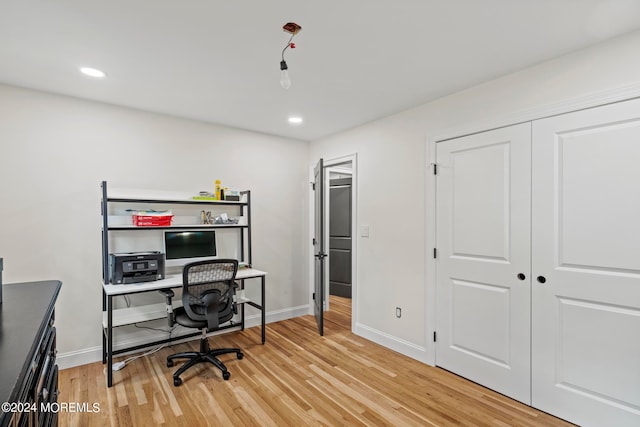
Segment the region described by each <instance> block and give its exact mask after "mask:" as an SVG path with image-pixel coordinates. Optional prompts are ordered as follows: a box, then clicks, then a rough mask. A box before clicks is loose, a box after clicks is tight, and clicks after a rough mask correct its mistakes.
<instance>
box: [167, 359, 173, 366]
mask: <svg viewBox="0 0 640 427" xmlns="http://www.w3.org/2000/svg"><path fill="white" fill-rule="evenodd" d="M167 368H173V360H167Z"/></svg>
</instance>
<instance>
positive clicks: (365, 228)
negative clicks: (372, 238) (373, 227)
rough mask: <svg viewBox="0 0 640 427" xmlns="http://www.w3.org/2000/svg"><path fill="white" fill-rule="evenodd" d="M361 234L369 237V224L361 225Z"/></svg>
mask: <svg viewBox="0 0 640 427" xmlns="http://www.w3.org/2000/svg"><path fill="white" fill-rule="evenodd" d="M360 236H361V237H369V226H368V225H361V226H360Z"/></svg>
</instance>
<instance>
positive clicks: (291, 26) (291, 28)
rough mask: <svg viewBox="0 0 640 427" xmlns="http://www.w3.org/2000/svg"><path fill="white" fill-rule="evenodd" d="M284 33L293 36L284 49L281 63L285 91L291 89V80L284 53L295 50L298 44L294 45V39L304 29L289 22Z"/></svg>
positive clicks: (284, 27) (285, 25)
mask: <svg viewBox="0 0 640 427" xmlns="http://www.w3.org/2000/svg"><path fill="white" fill-rule="evenodd" d="M282 29H283V30H284V32H286V33H289V34H291V37H290V38H289V41H288V42H287V45H286V46H285V47H284V49H282V60H281V61H280V86H282V88H283V89H289V88H290V87H291V78H290V77H289V67H288V66H287V61H285V60H284V52H285V51H286V50H287V49H288V48H291V49H295V48H296V44H295V43H292V42H291V40H293V37H294V36H295V35H296V34H298V33H299V32H300V30H302V27H301V26H300V25H298V24H296V23H295V22H287V23H286V24H284V25H283V26H282Z"/></svg>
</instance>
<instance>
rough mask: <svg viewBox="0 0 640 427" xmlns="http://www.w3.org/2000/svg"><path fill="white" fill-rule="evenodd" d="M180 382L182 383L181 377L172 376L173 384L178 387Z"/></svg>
mask: <svg viewBox="0 0 640 427" xmlns="http://www.w3.org/2000/svg"><path fill="white" fill-rule="evenodd" d="M180 384H182V379H180V378H174V379H173V385H174V386H176V387H178V386H179V385H180Z"/></svg>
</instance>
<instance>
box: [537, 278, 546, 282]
mask: <svg viewBox="0 0 640 427" xmlns="http://www.w3.org/2000/svg"><path fill="white" fill-rule="evenodd" d="M537 280H538V282H539V283H544V282H546V281H547V279H545V277H544V276H538V279H537Z"/></svg>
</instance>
